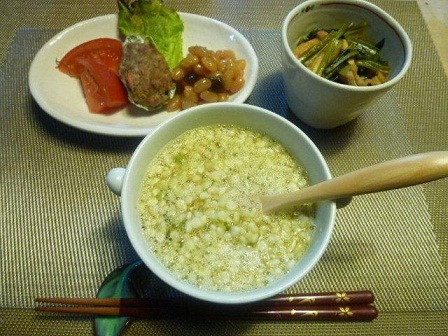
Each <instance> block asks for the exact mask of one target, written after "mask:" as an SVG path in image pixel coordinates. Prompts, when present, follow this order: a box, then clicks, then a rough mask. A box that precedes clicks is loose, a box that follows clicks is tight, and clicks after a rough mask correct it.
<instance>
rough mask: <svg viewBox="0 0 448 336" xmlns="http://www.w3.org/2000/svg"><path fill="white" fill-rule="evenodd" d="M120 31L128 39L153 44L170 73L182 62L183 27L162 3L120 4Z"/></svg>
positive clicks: (130, 0) (128, 0)
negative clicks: (162, 57)
mask: <svg viewBox="0 0 448 336" xmlns="http://www.w3.org/2000/svg"><path fill="white" fill-rule="evenodd" d="M118 29H119V30H120V32H121V34H123V35H124V37H126V38H129V39H135V38H141V39H145V40H150V41H152V43H153V44H154V46H155V47H156V48H157V50H158V51H159V52H160V53H161V54H162V55H163V56H164V57H165V60H166V61H167V63H168V65H169V67H170V69H173V68H174V67H176V66H177V65H179V63H180V61H181V60H182V57H183V55H182V43H183V39H182V33H183V31H184V24H183V22H182V20H181V18H180V16H179V14H178V13H177V12H176V11H175V10H174V9H172V8H168V7H166V6H164V5H163V1H162V0H118Z"/></svg>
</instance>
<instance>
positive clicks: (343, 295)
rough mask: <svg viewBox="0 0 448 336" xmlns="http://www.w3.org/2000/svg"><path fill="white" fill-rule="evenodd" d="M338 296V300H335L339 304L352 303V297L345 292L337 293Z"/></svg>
mask: <svg viewBox="0 0 448 336" xmlns="http://www.w3.org/2000/svg"><path fill="white" fill-rule="evenodd" d="M336 296H337V298H336V299H335V301H336V302H337V303H343V302H349V301H350V297H349V296H348V295H347V293H345V292H342V293H336Z"/></svg>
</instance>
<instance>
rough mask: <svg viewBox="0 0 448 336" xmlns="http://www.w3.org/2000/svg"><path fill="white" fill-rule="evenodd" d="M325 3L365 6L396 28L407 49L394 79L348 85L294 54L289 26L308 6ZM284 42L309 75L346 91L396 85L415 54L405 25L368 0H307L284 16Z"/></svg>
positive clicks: (294, 60)
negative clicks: (368, 83)
mask: <svg viewBox="0 0 448 336" xmlns="http://www.w3.org/2000/svg"><path fill="white" fill-rule="evenodd" d="M325 4H335V5H344V4H348V5H357V6H358V7H363V8H364V9H367V10H368V11H370V12H371V13H373V14H375V15H376V16H377V17H379V18H380V19H382V21H384V23H386V24H387V25H388V26H389V27H390V28H391V29H392V30H394V31H395V32H396V34H397V36H398V37H399V38H400V40H401V42H402V44H403V49H404V51H405V57H404V64H403V66H402V68H401V70H400V71H399V72H398V74H397V75H396V76H394V77H393V78H392V79H390V80H387V81H386V82H384V83H381V84H378V85H372V86H353V85H347V84H341V83H337V82H333V81H330V80H328V79H325V78H323V77H321V76H319V75H317V74H315V73H314V72H313V71H311V70H310V69H308V68H307V67H306V66H304V65H303V64H302V63H301V62H300V61H299V60H298V59H297V58H296V57H295V56H294V54H293V52H292V50H291V48H290V47H289V44H288V38H287V32H288V26H289V23H290V22H291V20H292V19H293V18H294V17H295V16H296V15H297V14H299V13H300V12H302V11H305V10H306V8H307V7H308V6H315V5H325ZM281 35H282V44H283V48H284V49H285V50H286V54H287V56H288V57H289V59H290V60H291V61H292V62H293V63H294V64H295V65H296V66H298V67H299V68H301V69H303V70H304V71H305V72H306V73H307V74H308V75H309V76H311V77H312V78H313V79H314V80H316V81H318V82H321V83H323V84H325V83H326V85H329V86H331V87H333V88H336V89H340V90H345V91H354V92H357V91H360V92H374V91H381V90H385V89H388V88H390V87H392V86H393V85H395V84H396V83H397V82H398V81H400V79H401V78H403V76H404V75H405V74H406V73H407V71H408V69H409V67H410V66H411V61H412V54H413V47H412V42H411V40H410V38H409V36H408V34H407V33H406V31H405V30H404V29H403V27H402V26H401V25H400V24H399V23H398V21H396V20H395V19H394V18H393V17H392V16H391V15H389V14H388V13H387V12H386V11H384V10H383V9H382V8H380V7H378V6H376V5H374V4H372V3H369V2H367V1H363V0H307V1H305V2H303V3H301V4H300V5H298V6H296V7H294V8H293V9H292V10H291V11H290V12H289V13H288V14H287V16H286V17H285V18H284V20H283V23H282V30H281Z"/></svg>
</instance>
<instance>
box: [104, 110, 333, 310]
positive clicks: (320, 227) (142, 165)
mask: <svg viewBox="0 0 448 336" xmlns="http://www.w3.org/2000/svg"><path fill="white" fill-rule="evenodd" d="M212 124H232V125H237V126H243V127H250V128H252V129H253V130H256V131H259V132H262V133H264V134H267V135H268V136H270V137H271V138H273V139H276V140H277V141H279V142H280V143H282V144H283V145H284V146H285V147H286V148H287V149H288V150H289V151H290V152H291V153H292V155H294V157H296V158H297V160H298V161H299V162H300V163H301V164H302V165H303V166H304V168H305V169H306V171H307V172H308V175H309V178H310V183H311V184H315V183H318V182H321V181H324V180H327V179H330V178H331V175H330V172H329V169H328V167H327V164H326V162H325V160H324V158H323V157H322V155H321V153H320V152H319V150H318V149H317V148H316V146H315V145H314V144H313V143H312V141H311V140H310V139H309V138H308V137H307V136H306V135H305V134H304V133H303V132H302V131H301V130H300V129H298V128H297V127H296V126H295V125H293V124H292V123H290V122H289V121H288V120H286V119H284V118H282V117H280V116H278V115H277V114H275V113H273V112H270V111H267V110H265V109H262V108H260V107H256V106H251V105H246V104H237V103H216V104H209V105H201V106H197V107H194V108H191V109H189V110H186V111H185V112H184V113H182V114H179V115H178V116H176V117H174V118H172V119H171V120H169V121H167V122H165V123H163V124H162V125H160V126H159V127H158V128H157V129H156V130H155V131H154V132H153V133H151V134H150V135H148V136H146V137H145V138H144V139H143V141H142V142H141V143H140V145H139V146H138V148H137V149H136V150H135V152H134V154H133V155H132V157H131V160H130V162H129V165H128V166H127V168H126V169H125V168H114V169H112V170H111V171H110V172H109V174H108V176H107V183H108V186H109V188H110V189H111V190H112V191H113V192H115V193H116V194H118V195H121V211H122V216H123V221H124V225H125V228H126V232H127V235H128V236H129V239H130V241H131V244H132V245H133V247H134V249H135V250H136V252H137V254H138V255H139V256H140V258H141V259H142V260H143V262H144V263H145V264H146V265H147V266H148V267H149V268H150V269H151V270H152V271H153V272H154V273H155V274H156V275H157V276H158V277H160V278H161V279H162V280H163V281H165V282H166V283H167V284H169V285H171V286H172V287H174V288H176V289H178V290H179V291H181V292H184V293H186V294H188V295H191V296H193V297H196V298H198V299H202V300H207V301H210V302H217V303H244V302H251V301H256V300H261V299H264V298H267V297H270V296H272V295H274V294H276V293H279V292H281V291H283V290H285V289H287V288H288V287H290V286H291V285H293V284H294V283H296V282H297V281H298V280H300V279H301V278H302V277H303V276H305V274H307V273H308V271H310V270H311V269H312V268H313V266H314V265H315V264H316V263H317V261H318V260H319V259H320V257H321V255H322V254H323V253H324V251H325V249H326V246H327V244H328V242H329V240H330V236H331V232H332V230H333V225H334V220H335V211H336V206H335V203H334V202H330V201H327V202H321V203H319V204H318V205H317V213H316V220H315V228H314V233H313V237H312V241H311V244H310V247H309V249H308V251H307V252H306V254H305V256H304V257H303V258H302V259H301V260H300V261H298V262H297V265H295V267H293V269H292V270H291V271H290V272H289V273H288V274H287V275H285V276H283V277H282V278H281V279H279V280H277V281H276V282H274V283H272V284H271V285H269V286H267V287H265V288H260V289H255V290H252V291H247V292H242V293H225V292H217V291H207V290H203V289H200V288H197V287H195V286H193V285H191V284H189V283H186V282H184V281H181V280H179V279H177V278H176V276H174V275H173V274H171V273H170V271H169V270H167V269H166V268H165V267H164V266H163V265H162V264H161V263H160V262H159V260H158V259H157V257H155V255H154V254H153V253H152V252H151V250H150V248H149V247H148V243H147V241H146V240H145V238H144V236H143V232H142V228H141V224H140V220H139V216H138V214H137V210H136V203H137V198H138V190H139V189H140V188H141V185H142V181H143V178H144V175H145V172H146V170H147V167H148V165H149V163H150V162H151V160H152V159H153V157H154V156H155V155H156V154H157V153H158V152H159V151H160V150H161V149H162V148H163V147H164V146H165V144H167V143H168V142H169V141H171V140H173V139H174V138H176V137H178V136H179V135H181V134H182V133H184V132H185V131H187V130H189V129H193V128H196V127H200V126H205V125H212Z"/></svg>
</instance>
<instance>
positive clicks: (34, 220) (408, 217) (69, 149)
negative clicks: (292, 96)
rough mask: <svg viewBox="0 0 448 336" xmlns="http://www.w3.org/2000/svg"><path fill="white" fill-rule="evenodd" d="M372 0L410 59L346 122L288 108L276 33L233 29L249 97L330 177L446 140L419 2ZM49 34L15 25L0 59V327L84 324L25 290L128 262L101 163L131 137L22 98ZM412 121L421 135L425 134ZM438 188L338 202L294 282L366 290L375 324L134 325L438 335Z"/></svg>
mask: <svg viewBox="0 0 448 336" xmlns="http://www.w3.org/2000/svg"><path fill="white" fill-rule="evenodd" d="M380 4H381V5H384V6H382V7H383V8H385V9H386V10H388V11H389V12H390V13H391V14H392V15H394V16H395V17H396V18H399V19H400V21H401V22H402V23H403V25H405V28H406V29H407V31H408V33H409V35H410V36H411V39H412V40H413V42H414V48H415V56H414V63H413V67H412V69H411V70H410V72H409V74H408V76H407V77H406V79H405V80H404V81H403V82H402V83H400V84H399V85H398V86H397V87H396V88H395V89H393V90H392V91H391V92H389V93H388V94H387V95H386V96H384V97H383V98H382V99H381V100H380V101H379V102H378V104H376V105H375V106H373V107H372V108H370V109H369V110H368V111H367V112H366V113H365V114H363V115H362V116H361V117H360V118H358V119H357V120H356V121H355V122H353V123H351V124H349V125H346V126H344V127H341V128H338V129H336V130H331V131H317V130H313V129H311V128H309V127H306V126H305V125H303V124H301V123H300V122H299V121H297V120H296V119H295V118H294V117H293V116H292V115H291V114H290V112H289V109H288V107H287V105H286V102H285V100H284V97H283V94H282V91H283V87H282V85H283V83H282V80H281V76H280V72H279V69H280V60H279V58H278V49H279V46H280V32H279V31H278V30H274V29H272V30H271V29H269V30H261V29H247V28H245V27H243V26H242V27H241V30H242V32H243V33H244V35H246V36H247V37H248V39H249V40H250V41H251V43H252V44H253V46H254V48H255V49H256V51H257V54H258V56H259V59H260V75H259V80H258V82H257V85H256V87H255V89H254V92H253V94H252V95H251V97H250V98H249V100H248V103H250V104H254V105H258V106H262V107H265V108H267V109H270V110H273V111H275V112H276V113H278V114H280V115H282V116H284V117H286V118H288V119H290V120H292V121H294V122H295V123H296V124H297V125H298V126H299V127H301V128H302V129H303V130H304V131H305V132H306V133H307V134H308V135H309V136H310V137H311V138H312V139H313V140H314V141H315V142H316V144H317V146H318V147H319V148H320V149H321V151H322V153H323V155H324V156H325V158H326V160H327V161H328V163H329V166H330V169H331V171H332V173H333V175H340V174H343V173H346V172H349V171H351V170H354V169H358V168H361V167H364V166H367V165H370V164H374V163H377V162H381V161H384V160H388V159H391V158H395V157H400V156H404V155H409V154H411V153H414V152H417V151H427V150H436V149H443V148H447V147H448V146H447V140H446V137H445V138H444V137H443V135H444V134H445V132H444V129H443V125H446V124H447V121H448V117H447V116H446V115H444V114H443V113H446V111H447V110H448V109H447V108H446V107H447V103H446V101H447V99H446V98H447V97H446V96H447V94H448V90H447V87H448V84H447V79H446V77H445V76H443V75H440V74H441V73H442V74H443V69H442V67H441V65H440V62H439V61H438V59H437V56H436V54H435V53H433V52H434V47H433V46H432V44H431V43H430V41H429V40H428V39H429V35H428V33H427V31H426V30H425V29H424V26H423V25H424V23H423V20H422V18H421V16H420V14H419V11H418V7H417V6H416V4H415V3H413V2H412V3H410V2H405V3H403V4H400V6H401V8H397V6H398V5H395V6H394V5H391V4H389V3H387V2H381V3H380ZM204 14H206V13H204ZM230 19H231V18H230ZM228 21H229V20H228ZM230 21H231V20H230ZM230 23H231V22H230ZM235 26H237V25H236V24H235ZM57 32H58V30H57V29H48V28H46V29H20V30H18V31H17V32H16V34H15V36H14V38H13V43H11V46H10V49H9V52H8V53H7V55H6V57H5V60H4V62H3V64H2V67H1V69H0V94H1V96H0V148H1V152H0V158H1V160H0V176H1V177H0V179H1V183H0V207H1V209H2V211H1V213H0V244H1V245H0V253H1V254H0V272H1V273H0V275H1V282H0V307H1V308H2V316H1V321H0V323H1V324H0V334H2V335H45V334H48V333H50V334H52V335H72V334H73V335H81V334H91V333H92V322H91V319H89V318H78V317H55V316H42V315H37V314H35V313H34V312H33V311H32V310H31V309H30V308H32V307H33V306H34V302H33V301H34V298H35V297H37V296H94V295H95V294H96V290H97V287H98V285H99V284H100V283H101V281H102V279H103V278H104V277H105V276H106V275H107V273H108V272H109V271H110V270H112V269H113V268H114V267H117V266H119V265H121V264H124V263H127V262H130V261H132V260H134V259H136V254H135V252H134V251H133V249H132V247H131V245H130V243H129V241H128V239H127V237H126V235H125V232H124V228H123V226H122V223H121V219H120V212H119V199H118V198H117V197H115V196H114V195H113V194H111V193H110V192H109V191H108V189H107V187H106V185H105V174H106V173H107V171H108V170H109V169H111V168H112V167H116V166H125V165H126V163H127V162H128V160H129V158H130V156H131V154H132V151H133V150H134V149H135V147H136V146H137V144H138V142H139V141H140V139H138V138H137V139H135V138H113V137H107V136H99V135H94V134H89V133H85V132H82V131H79V130H75V129H73V128H71V127H68V126H65V125H63V124H61V123H59V122H58V121H56V120H54V119H52V118H51V117H49V116H48V115H47V114H46V113H45V112H44V111H42V110H41V109H40V108H39V107H38V106H37V105H36V104H35V103H34V101H33V100H32V98H31V96H30V93H29V90H28V85H27V74H28V69H29V65H30V63H31V60H32V59H33V57H34V55H35V53H36V52H37V50H39V48H40V47H41V46H42V45H43V44H44V43H45V42H46V41H47V40H48V39H50V38H51V37H52V36H53V35H54V34H56V33H57ZM428 60H430V61H429V62H428ZM423 74H424V75H423ZM416 83H418V85H416ZM421 88H426V89H425V90H421ZM424 105H425V106H424ZM423 107H425V108H423ZM422 111H430V112H431V113H427V112H426V113H422ZM433 118H438V119H439V120H440V121H441V124H442V125H441V126H440V125H439V124H438V123H434V120H433ZM420 131H423V132H427V134H428V136H427V137H425V136H423V137H422V136H421V133H419V132H420ZM424 139H427V141H422V140H424ZM447 189H448V188H447V184H446V182H444V181H440V182H436V183H432V184H430V185H425V186H416V187H412V188H406V189H402V190H397V191H390V192H386V193H380V194H375V195H366V196H360V197H356V198H355V199H354V200H353V202H352V204H351V205H349V206H348V207H346V208H344V209H341V210H339V211H338V217H337V223H336V227H335V231H334V235H333V237H332V240H331V242H330V245H329V247H328V250H327V252H326V254H325V255H324V256H323V258H322V260H321V262H320V263H319V264H318V265H317V267H316V268H315V269H314V270H313V271H312V272H311V273H310V274H309V275H308V276H307V277H305V278H304V279H303V281H301V282H300V283H299V284H297V285H295V286H294V287H293V288H291V290H293V291H304V292H305V291H323V290H340V289H347V290H349V289H362V288H371V289H372V290H373V291H374V292H375V294H376V302H377V303H376V304H377V306H378V307H379V309H380V317H379V318H378V319H377V320H375V321H374V322H372V323H320V322H319V323H300V324H298V323H297V324H296V323H295V324H291V323H282V322H280V323H252V322H234V323H232V324H229V323H228V322H216V321H195V322H194V323H192V322H188V321H170V322H169V323H166V321H138V322H137V323H134V324H133V325H132V327H131V330H129V334H130V335H143V334H145V335H164V334H180V333H181V332H182V333H183V334H196V335H206V334H210V333H214V334H219V335H235V334H241V335H288V334H293V333H298V332H301V333H311V332H313V333H318V334H324V333H332V334H363V335H389V334H403V335H404V334H406V335H408V334H412V333H415V334H425V335H430V334H432V335H442V334H446V333H447V332H448V322H447V321H448V313H447V311H448V309H447V302H448V294H447V293H448V290H447V289H448V281H447V278H446V274H444V266H445V267H446V251H447V245H448V241H447V240H446V236H447V231H448V230H446V221H445V219H444V218H446V215H447V213H446V212H447V210H446V190H447ZM443 216H445V217H443ZM444 237H445V238H444Z"/></svg>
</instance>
